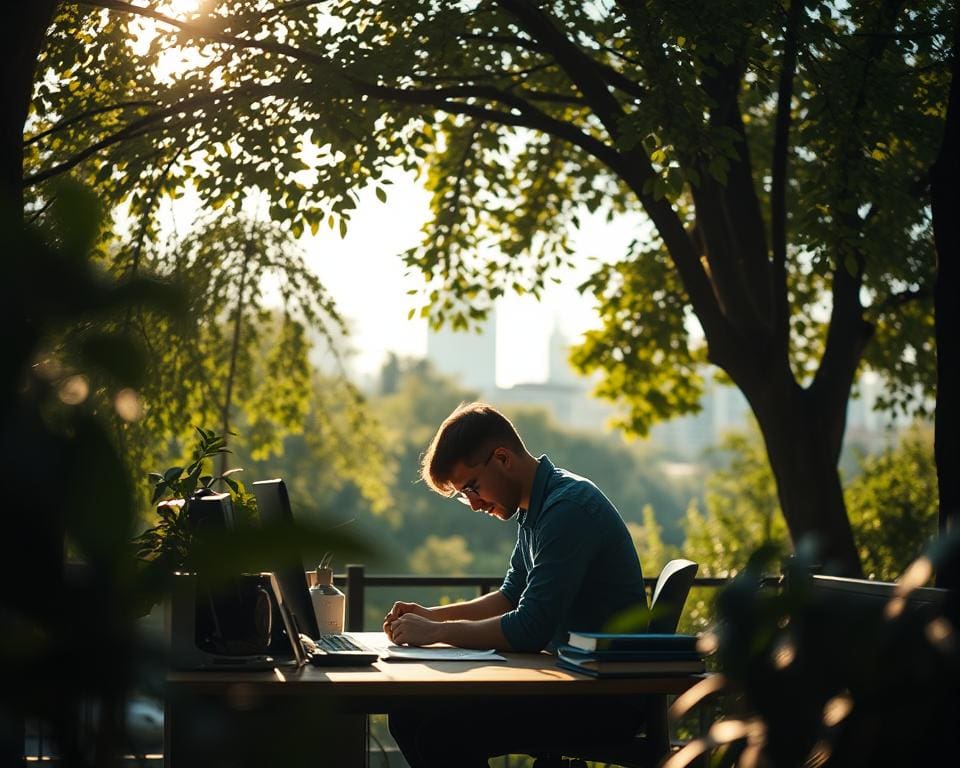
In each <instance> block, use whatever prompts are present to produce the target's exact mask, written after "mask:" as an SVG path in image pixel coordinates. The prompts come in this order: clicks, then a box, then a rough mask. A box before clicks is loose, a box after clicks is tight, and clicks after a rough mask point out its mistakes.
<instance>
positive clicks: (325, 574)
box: [310, 567, 346, 635]
mask: <svg viewBox="0 0 960 768" xmlns="http://www.w3.org/2000/svg"><path fill="white" fill-rule="evenodd" d="M310 602H312V603H313V613H314V615H315V616H316V619H317V627H318V629H319V630H320V634H322V635H339V634H341V633H342V632H343V619H344V613H345V610H346V597H345V596H344V594H343V592H341V591H340V590H339V589H337V588H336V587H335V586H333V569H331V568H323V567H320V568H317V569H316V571H311V572H310Z"/></svg>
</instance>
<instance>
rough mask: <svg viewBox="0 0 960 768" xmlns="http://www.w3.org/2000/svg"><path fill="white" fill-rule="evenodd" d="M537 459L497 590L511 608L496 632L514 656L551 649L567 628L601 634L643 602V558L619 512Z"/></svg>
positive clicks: (587, 486) (586, 485) (592, 488)
mask: <svg viewBox="0 0 960 768" xmlns="http://www.w3.org/2000/svg"><path fill="white" fill-rule="evenodd" d="M539 462H540V466H539V467H538V468H537V473H536V475H535V477H534V481H533V488H532V490H531V493H530V507H529V509H526V510H520V512H519V513H518V515H517V522H518V528H517V545H516V547H514V550H513V555H511V557H510V568H509V570H508V571H507V575H506V578H505V579H504V582H503V586H501V587H500V591H501V592H502V593H503V595H504V596H505V597H506V598H507V600H509V601H510V603H511V605H513V606H514V609H513V610H512V611H509V612H508V613H505V614H504V615H503V617H502V618H501V619H500V627H501V628H502V630H503V634H504V636H505V637H506V638H507V642H508V643H510V647H511V648H512V649H513V650H515V651H539V650H542V649H543V648H545V647H548V646H549V647H550V648H551V649H552V648H553V647H554V646H556V645H558V644H560V643H563V642H566V635H567V633H568V632H570V631H582V632H591V631H593V632H597V631H602V630H603V629H604V626H605V625H606V624H607V622H608V621H609V620H610V619H611V618H613V617H614V616H615V615H617V614H618V613H620V612H621V611H625V610H629V609H632V608H636V607H637V606H646V600H647V598H646V592H644V588H643V573H642V572H641V570H640V560H639V558H638V557H637V551H636V548H635V547H634V545H633V541H632V540H631V538H630V533H629V532H628V531H627V526H626V525H625V524H624V522H623V518H622V517H620V513H619V512H618V511H617V509H616V507H614V506H613V504H611V503H610V500H609V499H608V498H607V497H606V496H604V495H603V493H602V492H601V491H600V489H599V488H597V486H596V485H594V484H593V483H592V482H590V481H589V480H587V479H586V478H583V477H578V476H577V475H574V474H573V473H571V472H567V471H566V470H564V469H558V468H557V467H555V466H554V465H553V464H552V462H551V461H550V459H548V458H547V457H546V456H541V457H540V459H539Z"/></svg>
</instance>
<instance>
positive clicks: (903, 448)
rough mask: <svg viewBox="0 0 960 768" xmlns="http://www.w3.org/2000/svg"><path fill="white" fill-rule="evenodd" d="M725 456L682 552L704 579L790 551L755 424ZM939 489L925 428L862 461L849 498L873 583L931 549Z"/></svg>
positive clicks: (732, 441)
mask: <svg viewBox="0 0 960 768" xmlns="http://www.w3.org/2000/svg"><path fill="white" fill-rule="evenodd" d="M721 456H723V457H725V458H726V462H725V464H724V465H723V466H721V467H720V468H719V469H717V470H716V471H714V472H713V473H712V474H711V475H710V476H709V477H708V478H707V491H706V499H705V509H704V511H703V512H701V511H700V510H699V509H698V508H697V506H696V505H695V504H691V506H690V508H689V510H688V512H687V521H686V526H685V529H686V541H685V542H684V544H683V548H682V551H683V552H684V554H685V556H686V557H690V558H691V559H693V560H696V561H697V562H699V563H700V566H701V573H702V574H703V575H706V576H728V575H735V574H737V573H740V572H742V571H743V570H744V569H745V568H746V567H747V565H748V563H749V561H750V558H751V556H753V554H754V553H755V552H757V551H761V550H762V551H764V552H766V555H767V557H768V558H770V559H771V560H773V561H780V560H782V559H783V558H784V557H786V556H787V555H789V554H790V552H791V550H792V548H791V546H790V541H789V536H788V533H787V529H786V526H785V524H784V520H783V515H782V513H781V511H780V508H779V504H778V502H777V494H776V484H775V483H774V478H773V475H772V473H771V471H770V467H769V464H768V463H767V462H766V461H765V457H764V453H763V447H762V439H761V437H760V435H759V434H758V431H757V429H756V427H754V428H753V429H751V430H750V431H748V432H744V433H731V434H729V435H727V437H726V439H725V440H724V442H723V445H722V448H721ZM936 491H937V478H936V468H935V465H934V462H933V436H932V434H931V430H930V428H929V427H928V426H926V425H923V424H918V425H916V426H914V427H912V428H911V429H909V430H906V431H904V432H903V433H901V434H900V435H899V436H898V438H897V440H896V442H895V443H894V444H892V445H890V446H888V447H887V448H885V449H884V450H883V451H882V452H880V453H878V454H875V455H862V456H860V457H859V458H858V460H857V462H856V470H855V473H854V474H853V476H852V477H851V478H849V479H848V480H847V481H846V483H845V488H844V495H845V496H846V500H847V509H848V510H849V514H850V525H851V527H852V529H853V536H854V540H855V542H856V545H857V550H858V551H859V553H860V559H861V561H862V562H863V564H864V570H865V572H866V574H867V575H868V576H869V577H870V578H876V579H881V580H884V581H895V580H896V579H898V578H900V577H901V576H902V575H903V574H904V572H905V571H906V569H907V567H908V566H909V565H910V563H912V562H913V561H914V560H915V559H916V558H917V557H919V556H920V554H921V553H922V552H923V551H924V550H925V549H927V548H928V546H929V545H930V542H931V539H932V538H933V536H934V534H935V533H936V530H937V522H936V521H937V501H936V498H937V493H936ZM820 565H821V567H822V566H823V565H824V563H820Z"/></svg>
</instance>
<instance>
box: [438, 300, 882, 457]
mask: <svg viewBox="0 0 960 768" xmlns="http://www.w3.org/2000/svg"><path fill="white" fill-rule="evenodd" d="M496 328H497V322H496V312H495V310H491V312H490V314H489V316H488V318H487V320H486V322H485V323H483V325H482V326H481V327H480V332H479V333H478V332H475V331H470V332H462V331H461V332H453V331H451V330H449V329H443V330H441V331H439V332H433V331H431V332H430V333H429V334H428V339H427V357H428V359H429V360H430V362H431V363H432V364H433V366H434V368H435V369H437V370H438V371H440V372H441V373H444V374H447V375H449V376H452V377H454V378H456V379H457V380H458V381H459V382H460V384H461V386H463V387H465V388H467V389H472V390H475V391H476V392H478V394H479V396H480V397H481V398H482V399H485V400H488V401H490V402H493V403H496V404H497V405H529V406H539V407H541V408H544V409H546V410H547V411H548V412H549V413H550V414H551V415H552V416H553V418H554V420H555V421H556V422H557V423H558V424H559V425H561V426H564V427H568V428H571V429H580V430H590V431H603V430H605V429H607V424H608V423H609V422H610V421H611V419H612V417H613V416H614V414H615V407H614V406H613V405H612V404H611V403H609V402H607V401H602V400H599V399H597V398H594V397H591V395H590V392H591V390H592V389H593V386H594V381H591V380H589V379H585V378H584V377H582V376H579V375H578V374H577V373H576V371H574V369H573V367H572V366H571V365H570V362H569V358H570V346H571V345H570V341H569V340H568V339H567V338H566V337H565V336H564V335H563V333H562V332H561V331H560V329H559V327H558V325H557V324H555V325H554V329H553V332H552V333H551V334H550V340H549V350H548V364H547V371H548V373H547V379H546V381H542V382H524V383H520V384H516V385H514V386H512V387H505V388H500V387H498V386H497V385H496V380H497V331H496ZM713 370H714V369H708V370H707V372H706V373H705V375H704V378H705V389H704V394H703V398H702V400H701V403H700V405H701V410H700V411H699V412H698V413H696V414H692V415H690V416H682V417H678V418H675V419H671V420H669V421H667V422H663V423H660V424H656V425H655V426H654V427H653V429H652V430H651V434H650V440H651V441H652V442H653V443H655V444H658V445H660V446H662V447H663V448H665V449H666V450H667V451H668V452H669V453H671V454H673V455H674V456H676V457H677V458H678V459H679V460H681V461H697V460H699V458H700V457H701V456H702V454H703V452H704V451H705V450H706V449H707V448H710V447H712V446H716V445H719V443H720V441H721V440H722V438H723V435H724V434H725V433H727V432H731V431H741V430H743V429H745V428H746V426H747V423H748V419H749V418H750V406H749V404H748V403H747V400H746V398H745V397H744V396H743V394H742V393H741V392H740V390H739V389H737V388H736V387H734V386H730V385H726V384H720V383H718V382H717V381H716V380H715V378H714V376H713V373H712V371H713ZM881 390H882V384H881V382H880V381H879V379H878V377H876V376H875V375H870V374H868V375H865V376H864V377H863V378H862V379H861V380H860V383H859V392H860V397H858V398H856V399H851V400H850V403H849V406H848V412H847V435H846V439H847V440H848V441H851V440H853V441H856V442H859V443H861V444H865V445H867V446H868V448H869V449H874V448H875V447H878V446H880V444H881V443H883V442H884V441H885V440H886V439H888V436H885V435H886V427H887V422H888V418H887V417H885V416H883V415H882V414H878V413H876V412H875V411H874V410H873V407H874V404H875V403H876V401H877V398H878V397H879V396H880V393H881Z"/></svg>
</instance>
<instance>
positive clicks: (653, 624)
mask: <svg viewBox="0 0 960 768" xmlns="http://www.w3.org/2000/svg"><path fill="white" fill-rule="evenodd" d="M697 567H698V566H697V564H696V563H695V562H693V561H692V560H683V559H677V560H671V561H670V562H669V563H667V564H666V565H665V566H664V567H663V570H662V571H660V576H659V577H658V578H657V584H656V586H655V587H654V588H653V600H652V602H651V603H650V621H649V622H648V624H647V632H652V633H657V634H663V635H672V634H673V633H674V632H676V631H677V624H679V623H680V614H681V613H682V612H683V606H684V604H685V603H686V602H687V595H688V594H690V587H691V586H692V585H693V578H694V576H696V575H697Z"/></svg>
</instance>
